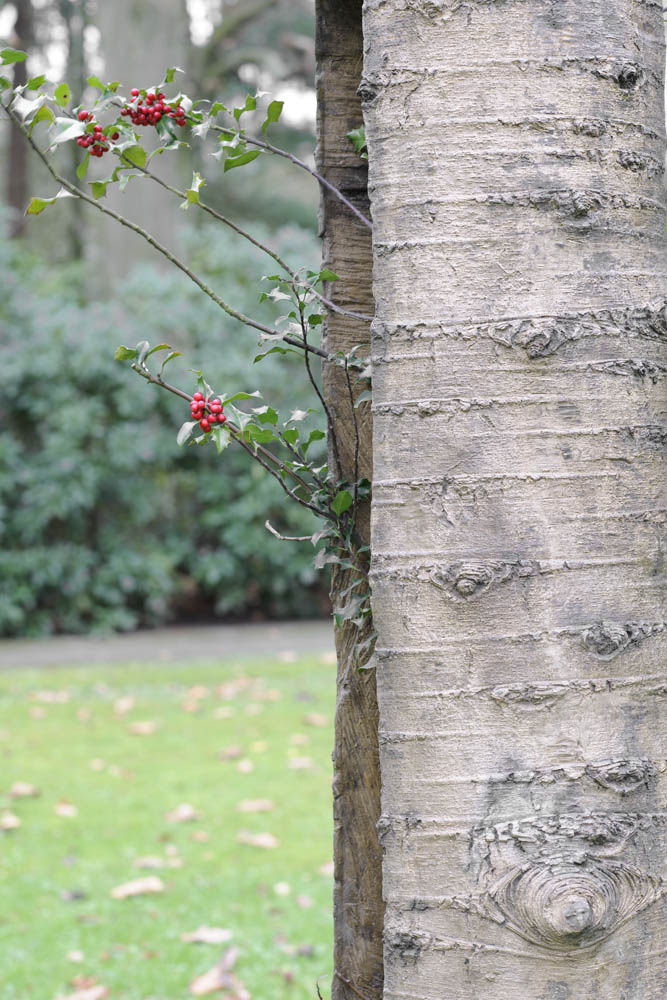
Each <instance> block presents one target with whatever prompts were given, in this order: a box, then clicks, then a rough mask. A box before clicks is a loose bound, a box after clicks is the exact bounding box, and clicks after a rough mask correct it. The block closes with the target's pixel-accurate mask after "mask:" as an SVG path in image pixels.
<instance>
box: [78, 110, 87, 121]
mask: <svg viewBox="0 0 667 1000" xmlns="http://www.w3.org/2000/svg"><path fill="white" fill-rule="evenodd" d="M78 118H79V121H80V122H87V121H88V112H87V111H79V115H78Z"/></svg>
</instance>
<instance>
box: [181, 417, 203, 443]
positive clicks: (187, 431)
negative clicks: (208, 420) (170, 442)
mask: <svg viewBox="0 0 667 1000" xmlns="http://www.w3.org/2000/svg"><path fill="white" fill-rule="evenodd" d="M198 426H199V421H198V420H188V421H186V422H185V423H184V424H181V427H180V429H179V432H178V434H177V435H176V444H177V445H178V446H179V447H182V446H183V445H184V444H185V442H186V441H188V440H189V439H190V437H191V435H192V432H193V430H194V429H195V427H198Z"/></svg>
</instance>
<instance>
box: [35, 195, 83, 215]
mask: <svg viewBox="0 0 667 1000" xmlns="http://www.w3.org/2000/svg"><path fill="white" fill-rule="evenodd" d="M74 197H76V196H75V195H73V194H71V192H69V191H66V190H65V188H61V189H60V191H59V192H58V194H57V195H56V196H55V197H54V198H31V199H30V204H29V205H28V207H27V208H26V210H25V214H26V215H39V214H40V213H41V212H43V211H44V209H45V208H46V207H47V205H54V204H55V203H56V202H57V201H58V199H59V198H74Z"/></svg>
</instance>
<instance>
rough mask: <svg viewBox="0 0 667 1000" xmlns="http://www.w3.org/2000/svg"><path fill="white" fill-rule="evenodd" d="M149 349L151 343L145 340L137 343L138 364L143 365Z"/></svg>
mask: <svg viewBox="0 0 667 1000" xmlns="http://www.w3.org/2000/svg"><path fill="white" fill-rule="evenodd" d="M150 349H151V345H150V344H149V343H148V341H147V340H140V341H139V343H138V344H137V362H138V363H139V364H140V365H143V363H144V361H145V360H146V356H147V354H148V352H149V351H150Z"/></svg>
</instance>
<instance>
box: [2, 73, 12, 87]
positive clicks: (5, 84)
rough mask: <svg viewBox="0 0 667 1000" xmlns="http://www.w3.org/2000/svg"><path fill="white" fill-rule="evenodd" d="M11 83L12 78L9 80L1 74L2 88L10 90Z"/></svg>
mask: <svg viewBox="0 0 667 1000" xmlns="http://www.w3.org/2000/svg"><path fill="white" fill-rule="evenodd" d="M11 85H12V81H11V80H8V79H7V77H6V76H0V90H9V88H10V87H11Z"/></svg>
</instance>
